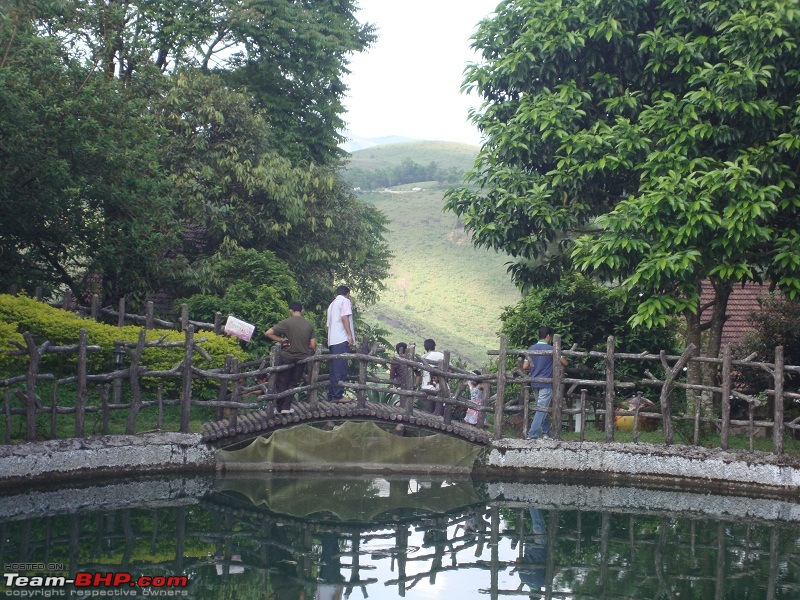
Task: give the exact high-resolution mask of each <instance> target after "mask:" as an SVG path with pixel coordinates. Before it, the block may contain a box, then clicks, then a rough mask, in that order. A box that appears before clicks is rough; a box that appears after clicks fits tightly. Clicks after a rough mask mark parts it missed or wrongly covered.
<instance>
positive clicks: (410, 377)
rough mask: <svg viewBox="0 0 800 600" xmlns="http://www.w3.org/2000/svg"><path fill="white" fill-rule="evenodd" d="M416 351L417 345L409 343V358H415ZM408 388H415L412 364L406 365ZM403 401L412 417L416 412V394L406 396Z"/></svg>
mask: <svg viewBox="0 0 800 600" xmlns="http://www.w3.org/2000/svg"><path fill="white" fill-rule="evenodd" d="M415 352H416V345H415V344H409V346H408V348H407V349H406V358H407V359H408V360H414V353H415ZM403 387H404V388H405V389H407V390H413V389H414V387H415V384H414V369H413V367H411V366H408V365H406V384H405V385H404V386H403ZM403 402H405V406H404V408H405V412H406V416H407V417H410V416H411V415H412V414H413V413H414V396H404V397H403Z"/></svg>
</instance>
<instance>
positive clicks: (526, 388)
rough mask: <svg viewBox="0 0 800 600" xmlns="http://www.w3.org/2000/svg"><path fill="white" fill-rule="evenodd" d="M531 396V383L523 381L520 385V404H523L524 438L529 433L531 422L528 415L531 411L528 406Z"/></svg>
mask: <svg viewBox="0 0 800 600" xmlns="http://www.w3.org/2000/svg"><path fill="white" fill-rule="evenodd" d="M530 397H531V384H530V383H523V384H522V385H521V386H519V402H520V406H522V439H525V437H526V436H527V435H528V428H529V427H530V423H529V422H528V417H529V413H530V406H528V402H530Z"/></svg>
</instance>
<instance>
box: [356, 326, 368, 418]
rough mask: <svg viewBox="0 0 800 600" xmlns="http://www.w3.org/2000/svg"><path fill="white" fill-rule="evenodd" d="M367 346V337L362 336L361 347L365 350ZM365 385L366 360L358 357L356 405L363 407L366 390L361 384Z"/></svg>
mask: <svg viewBox="0 0 800 600" xmlns="http://www.w3.org/2000/svg"><path fill="white" fill-rule="evenodd" d="M368 347H369V339H368V338H366V337H365V338H364V343H363V344H362V348H364V349H365V350H366V348H368ZM365 385H367V361H365V360H362V359H361V358H359V359H358V389H357V390H356V406H357V407H358V408H364V407H365V406H366V404H367V391H366V390H365V389H364V388H363V386H365Z"/></svg>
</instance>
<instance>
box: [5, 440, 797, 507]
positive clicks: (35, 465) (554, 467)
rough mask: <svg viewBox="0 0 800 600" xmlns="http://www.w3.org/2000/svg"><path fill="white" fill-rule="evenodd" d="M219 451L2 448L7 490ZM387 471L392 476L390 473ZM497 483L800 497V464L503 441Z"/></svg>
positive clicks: (645, 447)
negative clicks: (557, 482)
mask: <svg viewBox="0 0 800 600" xmlns="http://www.w3.org/2000/svg"><path fill="white" fill-rule="evenodd" d="M217 469H218V464H217V461H216V450H215V449H214V448H212V447H210V446H208V445H206V444H204V443H203V442H202V440H201V436H200V435H199V434H180V433H161V432H151V433H144V434H139V435H117V436H97V437H89V438H83V439H69V440H54V441H43V442H34V443H28V444H20V445H9V446H0V484H1V485H2V487H3V488H4V489H10V488H12V487H13V488H24V487H27V486H32V485H42V484H45V483H51V482H63V481H70V482H73V481H77V480H87V481H90V480H92V479H98V478H103V477H104V476H106V475H113V476H124V475H133V474H143V475H152V474H160V473H197V472H210V473H213V472H214V471H216V470H217ZM385 470H386V472H392V469H391V466H389V465H387V466H386V469H385ZM473 474H474V475H476V476H479V477H481V476H485V477H489V478H491V479H500V478H507V479H512V480H513V479H523V480H524V479H526V478H537V477H541V476H544V475H547V476H549V477H552V476H560V477H562V478H563V479H575V478H578V479H579V482H598V483H605V484H609V483H618V484H632V485H636V484H645V485H656V486H658V487H662V488H675V489H687V488H690V489H695V490H704V489H709V490H710V489H712V488H713V489H715V491H718V492H726V491H732V492H735V493H747V494H755V495H759V496H760V495H762V494H763V495H766V496H775V495H779V496H786V495H788V496H792V497H796V495H797V492H798V491H800V457H798V456H795V455H782V456H776V455H773V454H769V453H764V452H755V453H750V452H743V451H723V450H718V449H716V450H715V449H707V448H698V447H694V446H661V445H654V444H621V443H600V442H583V443H580V442H562V441H554V440H537V441H526V440H518V439H502V440H498V441H496V442H494V443H492V444H491V445H490V446H489V447H487V449H486V451H485V452H484V453H483V456H482V457H481V458H480V459H479V460H478V462H477V463H476V465H475V468H474V469H473Z"/></svg>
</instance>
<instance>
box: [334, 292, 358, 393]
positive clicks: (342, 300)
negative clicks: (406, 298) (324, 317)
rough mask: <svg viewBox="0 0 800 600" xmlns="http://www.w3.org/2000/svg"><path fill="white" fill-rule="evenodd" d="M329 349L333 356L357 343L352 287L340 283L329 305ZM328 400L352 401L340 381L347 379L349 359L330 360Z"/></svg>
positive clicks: (346, 350) (343, 352) (344, 351)
mask: <svg viewBox="0 0 800 600" xmlns="http://www.w3.org/2000/svg"><path fill="white" fill-rule="evenodd" d="M327 324H328V350H330V354H331V356H333V355H334V354H345V353H347V352H348V351H349V350H350V346H351V345H353V346H354V345H355V343H356V338H355V327H354V325H353V306H352V304H350V288H349V287H347V286H346V285H340V286H339V287H338V288H336V298H335V299H334V300H333V302H331V303H330V305H329V306H328V323H327ZM328 372H329V373H330V381H329V382H328V400H329V401H330V402H350V400H349V399H345V398H344V388H343V387H342V386H341V385H339V382H340V381H345V380H346V379H347V360H329V361H328Z"/></svg>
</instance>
